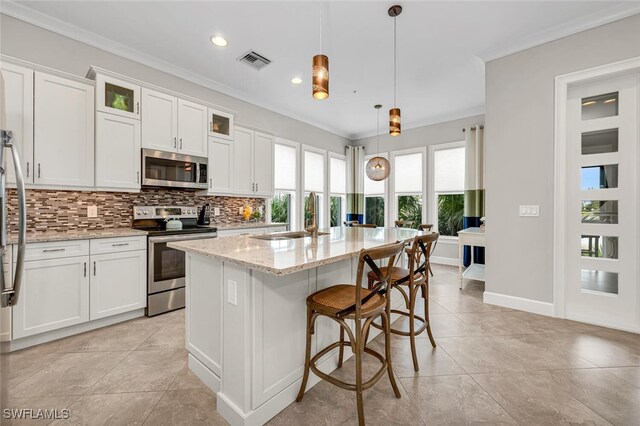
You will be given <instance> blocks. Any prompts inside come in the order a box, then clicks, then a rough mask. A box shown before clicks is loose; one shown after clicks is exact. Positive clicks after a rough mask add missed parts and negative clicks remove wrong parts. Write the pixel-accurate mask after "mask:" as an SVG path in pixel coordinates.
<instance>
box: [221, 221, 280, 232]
mask: <svg viewBox="0 0 640 426" xmlns="http://www.w3.org/2000/svg"><path fill="white" fill-rule="evenodd" d="M288 225H289V224H288V223H277V222H276V223H265V222H239V223H213V222H211V225H209V227H211V228H218V230H219V231H227V230H229V231H230V230H232V229H251V228H272V227H275V226H288Z"/></svg>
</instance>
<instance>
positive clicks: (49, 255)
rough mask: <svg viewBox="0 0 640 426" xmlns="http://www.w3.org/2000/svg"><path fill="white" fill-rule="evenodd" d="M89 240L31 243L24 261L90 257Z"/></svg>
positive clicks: (15, 254) (16, 252) (15, 256)
mask: <svg viewBox="0 0 640 426" xmlns="http://www.w3.org/2000/svg"><path fill="white" fill-rule="evenodd" d="M17 255H18V245H17V244H15V245H14V246H13V260H14V261H16V259H17ZM88 255H89V240H72V241H56V242H50V243H30V244H27V247H26V249H25V256H24V260H25V261H26V262H29V261H32V260H46V259H60V258H64V257H74V256H88Z"/></svg>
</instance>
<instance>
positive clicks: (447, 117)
mask: <svg viewBox="0 0 640 426" xmlns="http://www.w3.org/2000/svg"><path fill="white" fill-rule="evenodd" d="M478 115H484V106H479V107H476V108H470V109H466V110H462V111H455V112H452V113H448V114H441V115H435V116H432V117H427V118H425V119H424V120H417V121H412V122H409V123H406V124H405V123H402V133H403V134H404V133H405V132H407V131H409V130H412V129H417V128H420V127H425V126H431V125H434V124H440V123H447V122H449V121H454V120H462V119H465V118H471V117H476V116H478ZM381 135H382V134H381ZM375 136H376V132H365V133H357V134H353V135H351V137H350V139H351V142H354V143H355V142H358V141H360V140H362V139H366V138H372V137H375Z"/></svg>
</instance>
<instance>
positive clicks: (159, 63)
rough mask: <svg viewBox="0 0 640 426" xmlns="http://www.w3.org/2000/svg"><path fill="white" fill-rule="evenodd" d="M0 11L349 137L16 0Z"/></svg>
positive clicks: (2, 7)
mask: <svg viewBox="0 0 640 426" xmlns="http://www.w3.org/2000/svg"><path fill="white" fill-rule="evenodd" d="M0 13H2V14H4V15H7V16H10V17H12V18H15V19H18V20H20V21H24V22H27V23H29V24H32V25H35V26H37V27H40V28H43V29H45V30H48V31H51V32H54V33H56V34H60V35H62V36H65V37H67V38H70V39H72V40H76V41H79V42H81V43H84V44H87V45H89V46H92V47H95V48H98V49H100V50H104V51H105V52H109V53H111V54H114V55H117V56H120V57H123V58H125V59H129V60H131V61H134V62H138V63H140V64H142V65H146V66H148V67H150V68H154V69H156V70H158V71H162V72H165V73H167V74H170V75H173V76H174V77H178V78H181V79H183V80H186V81H189V82H191V83H195V84H198V85H200V86H203V87H205V88H207V89H211V90H214V91H216V92H220V93H222V94H224V95H227V96H230V97H233V98H236V99H239V100H241V101H244V102H248V103H250V104H252V105H256V106H259V107H262V108H265V109H268V110H270V111H272V112H275V113H278V114H281V115H284V116H286V117H289V118H292V119H294V120H297V121H301V122H303V123H306V124H309V125H311V126H314V127H316V128H319V129H321V130H325V131H327V132H329V133H333V134H335V135H337V136H340V137H343V138H346V139H349V133H348V132H344V131H342V130H340V129H337V128H334V127H331V126H327V125H326V124H324V123H318V122H317V121H314V120H313V119H311V118H310V117H307V116H305V115H303V114H300V113H298V112H296V111H295V110H289V109H287V108H283V107H281V106H279V105H275V104H273V103H271V102H265V101H264V100H262V99H258V98H257V97H255V96H253V95H251V94H249V93H247V92H245V91H241V90H237V89H234V88H232V87H230V86H227V85H225V84H222V83H220V82H218V81H215V80H212V79H209V78H206V77H203V76H201V75H199V74H197V73H194V72H192V71H189V70H187V69H185V68H182V67H179V66H177V65H174V64H172V63H169V62H166V61H163V60H161V59H158V58H156V57H155V56H151V55H148V54H146V53H144V52H141V51H139V50H137V49H132V48H131V47H129V46H126V45H124V44H122V43H118V42H116V41H114V40H111V39H108V38H106V37H103V36H101V35H98V34H96V33H94V32H92V31H88V30H86V29H84V28H80V27H78V26H76V25H72V24H69V23H68V22H64V21H62V20H60V19H57V18H53V17H51V16H48V15H45V14H43V13H41V12H39V11H37V10H34V9H31V8H29V7H27V6H25V5H23V4H20V3H18V2H16V1H13V0H11V1H5V0H2V3H1V5H0Z"/></svg>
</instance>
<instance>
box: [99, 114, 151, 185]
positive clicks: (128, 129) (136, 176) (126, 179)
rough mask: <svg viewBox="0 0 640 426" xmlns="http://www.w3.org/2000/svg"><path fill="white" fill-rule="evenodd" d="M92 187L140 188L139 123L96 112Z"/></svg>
mask: <svg viewBox="0 0 640 426" xmlns="http://www.w3.org/2000/svg"><path fill="white" fill-rule="evenodd" d="M96 187H98V188H103V189H112V188H122V189H140V121H139V120H134V119H131V118H125V117H120V116H117V115H112V114H106V113H104V112H97V113H96Z"/></svg>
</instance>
